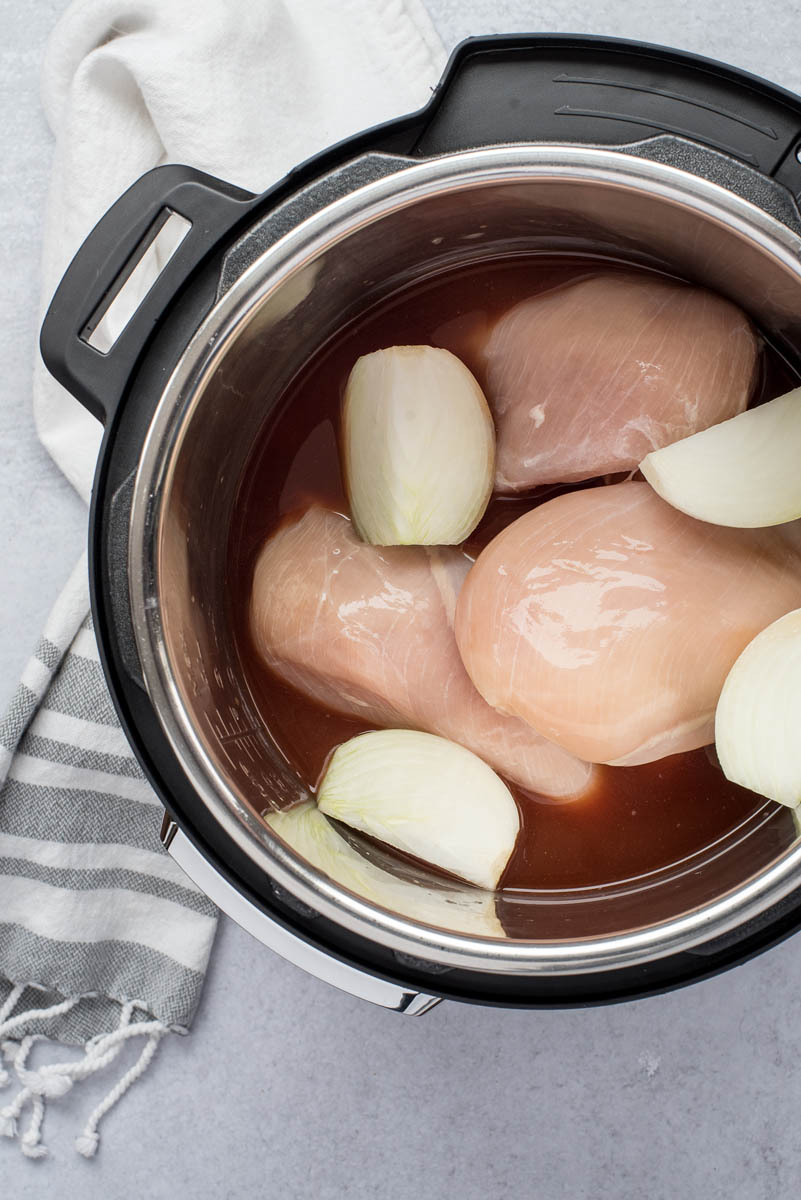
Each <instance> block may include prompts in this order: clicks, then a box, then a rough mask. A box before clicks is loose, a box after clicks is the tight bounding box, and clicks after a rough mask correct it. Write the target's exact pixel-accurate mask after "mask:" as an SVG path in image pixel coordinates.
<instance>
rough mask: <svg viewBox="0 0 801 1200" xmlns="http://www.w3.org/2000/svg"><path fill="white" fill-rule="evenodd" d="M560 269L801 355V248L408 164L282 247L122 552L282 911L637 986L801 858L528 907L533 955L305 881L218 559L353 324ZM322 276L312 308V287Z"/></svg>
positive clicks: (161, 694)
mask: <svg viewBox="0 0 801 1200" xmlns="http://www.w3.org/2000/svg"><path fill="white" fill-rule="evenodd" d="M556 248H562V249H564V250H575V251H577V252H582V253H586V252H588V251H591V252H599V251H600V252H606V253H608V254H613V255H615V256H616V257H618V258H624V259H629V260H631V261H636V262H641V263H650V264H653V265H654V266H657V267H659V268H661V269H663V270H667V271H672V272H674V273H675V274H677V275H680V276H683V277H685V278H688V279H691V280H694V281H696V282H698V283H702V284H704V285H706V286H709V287H712V288H714V289H717V290H718V291H720V292H721V293H722V294H724V295H726V296H728V297H729V298H731V299H732V300H734V301H735V302H737V303H739V304H741V305H742V306H743V307H744V308H745V309H747V310H748V311H749V312H750V313H751V314H752V315H753V316H754V318H755V319H756V321H757V322H758V323H759V324H760V325H761V326H763V327H764V328H766V329H767V330H769V331H770V332H771V334H772V336H773V337H774V338H775V340H776V341H777V343H778V344H779V345H781V344H782V343H784V344H786V345H789V346H792V345H796V346H798V345H801V329H800V328H799V323H800V321H801V265H800V264H799V257H800V256H801V238H799V236H798V235H797V234H796V233H795V232H793V231H792V230H791V229H790V228H788V227H787V226H785V225H782V224H781V223H780V222H779V221H777V220H776V219H774V218H773V217H771V216H769V215H768V214H767V213H765V212H764V211H762V210H760V209H759V208H757V207H755V206H754V205H752V204H750V203H748V202H747V201H745V200H743V199H742V198H740V197H738V196H735V195H733V194H731V193H729V192H727V191H725V190H724V189H723V188H721V187H720V186H718V185H717V184H714V183H711V182H708V181H707V180H704V179H700V178H695V177H693V176H692V175H689V174H687V173H686V172H682V171H678V170H676V169H674V168H672V167H670V166H668V165H664V164H663V163H660V162H647V161H643V160H640V159H638V158H635V157H630V156H628V155H625V154H621V153H616V152H612V151H606V150H601V149H579V148H571V147H557V146H541V147H533V146H527V147H498V148H494V149H489V150H481V151H471V152H466V153H461V154H457V155H453V156H450V157H445V158H440V159H434V160H430V161H424V162H420V163H416V164H413V165H410V166H408V167H406V168H404V169H403V170H399V171H398V172H397V173H396V174H394V175H390V176H388V177H385V178H382V179H379V180H377V181H376V182H373V183H371V184H367V185H366V186H363V187H360V188H359V189H358V190H356V191H354V192H353V193H352V194H350V195H346V196H344V197H343V198H340V199H338V200H336V201H335V202H334V203H333V204H331V205H330V206H329V207H328V208H327V209H325V210H324V211H322V212H318V213H315V214H313V215H312V216H310V217H308V218H307V219H306V220H305V221H303V222H302V223H301V224H299V225H297V227H295V228H291V229H289V230H288V231H287V232H285V233H284V234H283V236H282V237H281V238H280V239H279V240H278V241H276V242H274V244H272V245H270V246H269V248H268V249H267V250H266V251H265V252H264V253H263V254H262V256H261V257H260V258H258V259H256V261H255V262H253V264H252V265H251V266H250V267H249V268H248V269H247V270H246V271H245V272H244V274H242V275H241V277H240V278H239V279H238V280H236V281H235V282H233V283H231V284H230V286H229V288H228V290H227V291H226V293H225V295H224V296H223V297H222V299H221V300H220V302H219V304H218V305H217V307H216V308H215V309H214V310H213V312H212V313H211V314H210V315H209V317H208V318H207V320H206V321H205V322H204V324H203V325H202V326H201V328H200V329H199V330H198V332H197V334H196V336H195V337H194V338H193V340H192V342H191V343H190V345H189V347H188V348H187V350H186V353H185V355H184V357H183V359H182V360H181V362H180V364H179V365H178V367H177V368H176V370H175V373H174V375H173V377H172V378H171V380H170V381H169V383H168V386H167V388H166V390H165V392H164V395H163V398H162V400H161V403H160V405H159V408H158V411H157V413H156V416H155V418H154V421H153V423H152V426H151V429H150V432H149V435H148V438H147V441H146V443H145V446H144V449H143V452H142V456H141V461H140V466H139V472H138V477H137V483H136V492H135V498H134V505H133V510H132V523H131V538H130V556H131V557H130V584H131V596H132V609H133V618H134V624H135V629H136V637H137V643H138V648H139V654H140V657H141V661H142V668H143V673H144V677H145V680H146V684H147V688H148V691H149V693H150V696H151V698H152V701H153V703H154V705H155V707H156V709H157V711H158V713H159V715H160V719H161V721H162V724H163V726H164V730H165V732H166V735H167V737H168V739H169V740H170V742H171V744H172V746H173V749H174V751H175V753H176V755H177V757H178V759H179V760H180V762H181V764H182V765H183V768H184V770H185V772H186V774H187V776H188V777H189V779H190V780H191V782H192V784H193V786H194V788H195V790H196V791H197V793H198V794H199V796H200V797H201V798H202V800H203V802H204V803H205V804H206V805H207V806H208V809H209V810H210V812H211V813H212V814H213V816H214V818H215V820H216V821H217V822H218V824H219V825H220V826H221V827H222V828H223V829H224V830H225V831H226V833H227V834H228V835H229V836H230V837H231V838H232V839H233V840H234V841H235V842H236V843H237V844H238V846H239V847H240V848H241V849H242V850H243V851H244V852H245V853H246V854H248V855H249V856H250V857H251V859H252V860H253V861H255V862H256V863H257V864H260V865H261V866H262V867H263V868H264V870H265V872H266V873H267V874H268V875H269V876H270V878H272V879H273V880H274V881H275V882H276V883H278V884H279V885H280V886H281V887H283V888H284V889H286V891H287V892H288V893H290V894H292V895H293V896H294V897H296V898H297V899H298V900H300V901H302V902H303V903H305V904H308V905H310V906H312V907H313V908H314V909H315V910H316V911H318V912H320V913H323V914H325V915H326V916H327V917H329V918H331V919H332V920H334V921H336V922H338V923H339V924H340V925H341V926H343V927H345V928H347V929H349V930H351V931H353V932H356V933H358V934H361V935H363V936H366V937H367V938H370V939H372V940H374V941H377V942H380V943H381V944H383V945H385V946H388V947H391V948H392V949H394V950H396V951H400V952H402V953H405V954H409V955H413V956H415V957H416V958H419V959H424V960H427V961H431V962H437V963H441V964H448V965H451V966H459V967H466V968H475V969H478V970H485V971H491V972H504V973H509V974H515V973H517V974H530V973H541V974H546V975H558V974H562V973H565V972H592V971H597V970H601V969H604V968H607V967H609V966H616V967H618V966H619V967H622V966H627V965H632V964H640V963H644V962H647V961H649V960H651V959H654V958H657V957H660V956H665V955H668V954H672V953H675V952H678V951H681V950H685V949H687V948H690V947H692V946H695V945H698V944H699V943H702V942H704V941H705V940H707V939H709V938H711V937H713V936H719V935H721V934H723V933H725V932H726V931H727V930H730V929H733V928H735V927H736V926H737V925H739V924H741V923H742V922H743V921H745V920H747V919H749V918H751V917H754V916H756V915H757V914H759V913H761V912H763V911H764V910H765V909H766V908H767V907H769V906H770V905H771V904H773V903H775V902H777V901H778V900H780V899H781V898H782V897H784V896H786V895H787V894H788V893H789V892H790V891H791V890H792V889H794V888H795V887H797V886H798V885H799V883H801V845H799V844H798V843H797V842H796V843H793V844H789V842H788V843H787V844H784V845H782V846H780V847H779V849H778V851H777V844H776V838H775V836H774V828H775V827H774V826H773V823H772V821H771V820H770V818H768V819H761V818H760V820H754V821H752V822H751V823H750V824H749V827H748V830H745V831H744V830H739V831H736V832H734V833H732V834H731V835H729V837H728V838H727V839H725V842H724V844H718V845H716V846H715V847H712V848H710V849H709V850H708V851H707V852H705V853H704V854H703V855H701V856H700V857H699V859H698V860H696V861H695V862H694V863H693V864H692V869H687V870H685V869H684V868H682V867H677V868H675V869H674V870H668V871H665V872H660V873H658V874H657V875H655V876H652V877H649V878H648V879H643V880H634V881H630V882H628V883H621V884H620V885H618V886H617V887H615V888H591V889H587V890H586V891H583V892H573V893H570V894H567V893H554V892H551V893H542V894H537V893H528V894H526V896H525V897H521V898H520V899H521V903H520V909H521V911H522V912H524V913H525V914H526V917H525V934H524V935H523V934H521V935H520V936H519V937H518V938H517V939H515V940H513V939H511V938H510V939H507V940H506V941H500V940H497V939H495V940H491V939H481V938H478V937H469V936H466V935H460V934H457V933H454V932H453V931H452V930H450V931H449V930H443V929H432V928H429V927H426V926H423V925H421V924H419V923H416V922H414V921H413V920H410V919H408V918H405V917H404V915H403V914H402V913H389V912H386V911H384V910H382V909H380V908H378V907H376V906H375V905H372V904H370V903H368V902H366V901H365V900H363V899H361V898H359V897H358V896H355V895H354V894H352V893H350V892H348V891H346V890H344V889H343V888H340V887H338V886H337V885H336V884H334V883H333V882H332V881H330V880H329V879H327V878H326V877H324V876H322V875H320V874H318V873H316V872H315V871H313V870H312V869H310V868H309V867H308V865H306V864H304V863H303V862H301V861H300V860H298V859H297V858H296V857H295V856H294V855H293V854H292V853H291V852H290V851H289V849H288V848H287V847H286V846H285V845H283V844H282V843H281V842H280V841H279V840H278V839H276V838H275V837H274V836H272V835H271V834H270V832H269V831H268V829H267V827H266V826H265V824H264V822H263V820H262V819H261V817H260V816H259V813H260V811H262V810H263V809H264V808H265V807H269V806H272V807H283V806H286V805H287V804H290V803H293V802H295V801H296V800H298V799H301V798H303V797H304V790H303V787H302V785H301V783H300V781H299V780H298V779H297V778H296V777H295V776H294V775H293V773H292V772H291V771H290V770H289V768H288V767H287V764H286V763H285V762H284V760H283V759H282V757H281V756H280V754H279V753H278V751H277V750H276V748H275V747H274V746H273V745H272V743H271V742H270V740H269V737H268V735H267V734H266V732H265V731H263V730H262V729H261V728H260V725H259V722H258V721H257V719H256V717H255V715H254V714H253V713H252V712H251V711H250V708H249V701H248V698H247V695H246V694H245V693H244V689H243V687H242V685H241V683H240V681H239V679H238V676H237V672H236V670H235V666H234V663H235V659H234V656H233V647H232V644H231V639H230V634H229V631H228V629H227V625H226V621H225V617H224V612H225V606H224V598H225V562H226V557H225V552H226V538H227V533H228V526H229V519H230V514H231V508H232V504H233V500H234V495H235V490H236V487H237V483H238V480H239V477H240V472H241V469H242V466H243V463H244V461H245V458H246V456H247V454H248V451H249V449H250V447H251V445H252V442H253V438H254V435H255V433H256V431H257V429H258V428H259V426H260V425H261V423H262V421H263V420H264V417H265V415H266V414H267V413H268V412H269V409H270V407H271V405H272V404H274V403H275V401H276V400H277V398H278V397H279V395H280V393H281V391H282V389H283V388H284V387H285V385H286V384H287V383H288V381H289V380H290V379H291V377H292V376H293V374H294V373H295V371H296V370H297V369H298V368H299V367H300V366H301V365H302V363H303V362H304V361H305V360H306V359H307V358H308V356H309V355H310V354H311V353H313V351H314V350H315V349H316V348H317V347H318V346H319V345H320V344H321V343H322V342H323V341H324V340H325V339H326V338H327V337H329V336H330V335H331V334H332V333H334V332H335V331H336V329H337V328H338V327H339V326H341V324H342V323H343V322H345V321H346V320H348V319H349V318H350V317H352V316H354V315H356V314H357V313H358V312H360V311H361V310H362V309H363V308H364V307H366V306H367V305H369V304H370V303H371V302H373V301H375V300H377V299H379V298H380V297H382V296H385V295H386V294H387V293H388V292H389V291H391V290H394V289H395V288H397V287H398V286H400V285H402V284H404V283H406V282H409V281H411V280H413V279H417V278H420V277H421V276H423V275H425V274H426V273H430V272H434V271H438V270H440V269H441V268H443V267H445V266H447V265H449V264H457V263H463V262H465V261H470V260H476V259H479V258H481V257H488V256H495V255H498V254H509V253H514V252H517V251H526V252H531V251H536V250H538V249H542V250H547V251H550V252H553V250H554V249H556ZM312 274H313V278H314V285H313V287H312V288H311V290H308V289H307V287H306V286H305V284H304V285H303V286H299V285H298V279H299V276H300V277H302V278H304V279H306V280H308V279H309V278H311V276H312ZM746 835H747V836H746ZM428 883H429V885H430V884H431V879H430V877H429V878H428ZM203 886H204V887H205V886H206V884H205V883H204V885H203ZM208 890H209V892H210V894H213V893H212V889H211V884H209V888H208ZM234 903H237V902H236V901H234ZM519 925H520V921H519V920H516V927H517V926H519Z"/></svg>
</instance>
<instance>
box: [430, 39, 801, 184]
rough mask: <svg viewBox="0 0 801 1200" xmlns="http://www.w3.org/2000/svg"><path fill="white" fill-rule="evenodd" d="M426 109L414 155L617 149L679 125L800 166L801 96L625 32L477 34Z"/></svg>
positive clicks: (755, 158) (741, 153)
mask: <svg viewBox="0 0 801 1200" xmlns="http://www.w3.org/2000/svg"><path fill="white" fill-rule="evenodd" d="M420 116H421V117H422V128H420V129H419V130H418V136H417V140H416V142H415V145H414V151H413V152H414V154H416V155H421V156H428V155H434V154H447V153H449V152H452V151H457V150H466V149H470V148H472V147H476V146H487V145H497V144H499V143H513V142H515V143H525V142H557V143H562V144H564V143H568V144H576V143H584V144H591V145H603V146H607V147H610V146H619V145H626V144H631V143H635V142H639V141H642V140H643V139H646V138H649V137H655V136H658V135H660V134H672V135H673V136H678V137H681V138H685V139H689V140H692V141H696V142H700V143H701V144H703V145H705V146H709V147H711V148H712V149H715V150H719V151H721V152H722V153H724V154H728V155H732V156H734V157H736V158H739V159H740V160H742V161H743V162H746V163H748V164H749V165H750V166H752V167H756V168H757V169H758V170H760V171H761V172H763V173H764V174H766V175H774V174H776V173H777V172H779V171H780V169H783V167H784V164H785V160H786V162H787V163H789V164H790V165H791V166H792V167H793V168H794V170H796V173H799V174H801V172H799V171H798V163H797V161H796V159H795V147H796V144H797V143H798V141H799V138H801V101H799V98H798V97H797V96H793V95H791V93H789V92H783V91H782V89H780V88H778V87H776V86H775V85H773V84H768V83H766V82H765V81H764V80H762V79H759V78H758V77H757V76H755V75H750V74H748V73H747V72H745V71H740V70H737V69H736V68H734V67H729V66H727V65H725V64H722V63H718V62H713V61H712V60H711V59H707V58H702V57H700V56H699V55H695V54H688V53H685V52H683V51H678V50H666V49H664V48H663V47H659V46H650V45H646V44H644V43H642V42H633V41H625V40H622V39H619V38H598V37H581V36H573V35H563V34H520V35H518V34H514V35H502V36H495V37H486V38H470V39H468V40H467V41H465V42H462V43H461V45H459V46H457V48H456V50H455V51H454V53H453V55H452V56H451V59H450V61H449V63H448V66H447V68H446V70H445V74H444V75H443V78H442V81H441V83H440V84H439V86H438V88H437V90H436V92H435V94H434V96H433V97H432V99H431V101H430V102H429V104H428V106H427V107H426V109H424V110H423V113H422V114H420ZM789 186H791V190H792V184H790V185H789ZM796 190H797V189H796Z"/></svg>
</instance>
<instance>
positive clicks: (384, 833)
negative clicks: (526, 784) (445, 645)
mask: <svg viewBox="0 0 801 1200" xmlns="http://www.w3.org/2000/svg"><path fill="white" fill-rule="evenodd" d="M317 803H318V804H319V806H320V809H321V811H322V812H324V813H327V814H328V815H329V816H331V817H334V818H335V819H336V820H338V821H343V822H344V823H345V824H346V825H350V826H351V827H352V828H353V829H359V830H361V831H362V832H364V833H369V834H371V835H372V836H373V837H376V838H379V839H380V840H381V841H382V842H386V843H387V844H388V845H390V846H394V847H396V849H398V850H404V851H405V852H406V853H408V854H413V855H415V856H416V857H417V858H421V859H423V861H424V862H428V863H432V864H433V865H434V866H437V867H441V868H443V870H446V871H450V872H452V873H453V874H454V875H458V876H459V877H460V878H462V879H467V880H468V881H469V882H470V883H475V884H478V886H479V887H485V888H494V887H496V886H497V884H498V880H499V879H500V877H501V875H502V874H503V870H504V867H505V866H506V864H507V862H508V861H509V858H510V855H511V853H512V851H513V849H514V845H515V840H516V838H517V834H518V830H519V828H520V818H519V816H518V812H517V805H516V804H515V802H514V800H513V799H512V795H511V793H510V791H509V789H508V788H507V787H506V784H505V783H504V782H503V781H502V780H501V779H500V778H499V777H498V776H497V775H496V774H495V772H494V771H493V770H492V768H491V767H488V766H487V764H486V763H485V762H483V761H482V760H481V759H480V758H478V757H477V756H476V755H475V754H473V753H471V751H470V750H466V749H465V748H464V747H463V746H457V745H456V744H455V743H454V742H449V741H448V740H447V738H442V737H436V736H435V735H434V734H432V733H418V732H416V731H415V730H412V729H382V730H376V731H375V732H371V733H362V734H359V735H358V737H355V738H351V739H350V741H349V742H345V743H344V744H343V745H342V746H339V747H338V748H337V750H336V751H335V752H334V755H333V757H332V759H331V762H330V763H329V765H328V769H327V771H326V773H325V775H324V777H323V781H322V783H321V784H320V789H319V792H318V796H317Z"/></svg>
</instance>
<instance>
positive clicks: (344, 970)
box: [161, 814, 440, 1017]
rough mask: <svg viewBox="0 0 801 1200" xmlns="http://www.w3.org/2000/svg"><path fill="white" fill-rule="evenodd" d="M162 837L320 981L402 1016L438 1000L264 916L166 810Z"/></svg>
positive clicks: (256, 932)
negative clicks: (321, 947)
mask: <svg viewBox="0 0 801 1200" xmlns="http://www.w3.org/2000/svg"><path fill="white" fill-rule="evenodd" d="M161 840H162V843H163V845H164V847H165V848H166V850H167V852H168V854H170V856H171V857H172V858H173V860H174V861H175V862H177V863H178V866H179V867H180V868H181V869H182V871H183V872H184V873H185V874H186V875H188V876H189V878H190V879H191V880H192V881H193V883H196V884H197V886H198V887H199V888H200V889H201V891H203V892H205V894H206V895H207V896H208V897H209V899H210V900H212V901H213V902H214V903H215V904H216V905H217V907H218V908H220V909H222V911H223V912H224V913H225V914H226V916H229V917H230V918H231V919H232V920H234V921H236V923H237V924H238V925H241V926H242V928H243V929H246V930H247V932H248V933H249V934H251V935H252V936H253V937H255V938H256V940H257V941H259V942H261V943H262V945H264V946H268V947H269V948H270V950H273V951H274V952H275V953H276V954H278V955H280V957H281V958H283V959H286V961H287V962H291V963H293V964H294V965H295V966H296V967H300V968H301V970H303V971H306V973H307V974H309V975H313V976H314V977H315V979H321V980H322V981H323V982H324V983H329V984H331V985H332V986H333V987H336V988H339V990H340V991H342V992H347V993H348V995H349V996H355V997H356V998H357V999H359V1000H367V1001H369V1002H370V1003H371V1004H377V1005H378V1006H379V1007H381V1008H390V1009H393V1010H394V1011H395V1012H400V1013H404V1014H405V1015H406V1016H411V1017H415V1016H420V1015H421V1014H422V1013H424V1012H428V1010H429V1009H430V1008H433V1007H434V1006H435V1005H436V1004H439V1002H440V997H439V996H427V995H424V994H423V993H422V992H415V991H414V990H413V989H412V988H404V987H402V986H401V985H400V984H397V983H392V982H391V980H389V979H381V978H380V977H379V976H377V975H370V974H368V972H367V971H359V970H358V969H357V968H356V967H352V966H351V965H350V964H349V963H346V962H343V960H342V959H340V958H336V957H335V956H334V955H332V954H326V953H324V952H323V951H322V950H319V949H318V948H317V947H316V946H313V945H312V944H311V943H310V942H306V941H304V940H303V938H300V937H298V936H297V934H295V933H293V932H292V931H291V930H289V929H287V928H286V926H284V925H281V924H280V923H279V922H278V921H277V920H275V918H273V917H271V916H268V914H267V913H266V912H264V911H263V909H260V908H256V906H255V905H254V904H252V903H251V902H250V901H249V900H247V899H246V898H245V897H244V896H243V895H242V894H241V892H238V891H237V890H236V888H235V887H233V886H232V885H231V884H230V883H229V882H228V880H227V879H225V878H224V877H223V876H222V875H220V873H219V872H218V871H215V870H214V868H213V867H212V866H211V865H210V864H209V863H208V862H207V861H206V859H205V858H204V857H203V855H202V854H201V853H200V851H199V850H198V849H197V848H196V846H195V845H194V843H193V842H191V841H190V840H189V838H188V837H187V836H186V834H185V833H184V832H183V830H182V829H180V828H179V827H178V825H177V824H176V823H175V821H173V820H172V819H171V818H170V817H169V816H168V815H167V814H165V817H164V823H163V825H162V828H161Z"/></svg>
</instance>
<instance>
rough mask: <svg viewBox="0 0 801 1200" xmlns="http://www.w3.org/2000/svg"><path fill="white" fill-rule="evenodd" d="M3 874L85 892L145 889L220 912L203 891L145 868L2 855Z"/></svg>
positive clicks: (211, 912) (194, 907) (210, 913)
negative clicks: (57, 863) (60, 864)
mask: <svg viewBox="0 0 801 1200" xmlns="http://www.w3.org/2000/svg"><path fill="white" fill-rule="evenodd" d="M101 853H102V851H101ZM2 875H6V876H9V877H11V876H15V877H16V878H22V877H24V878H25V879H35V880H36V881H37V882H38V883H47V884H50V886H51V887H57V888H70V889H72V890H73V891H81V892H88V891H94V890H96V889H97V888H111V889H115V888H124V889H125V890H126V891H129V892H144V893H145V894H146V895H148V896H159V897H161V899H162V900H171V901H172V902H173V904H182V905H183V907H184V908H191V909H192V910H193V911H194V912H199V913H203V914H204V915H205V916H207V917H213V916H215V913H216V910H215V908H214V905H213V904H212V903H211V901H210V900H208V899H207V898H206V897H205V896H204V895H203V894H202V892H193V891H190V889H189V888H188V887H181V885H180V884H178V883H172V882H171V881H170V880H169V879H161V878H160V877H159V876H158V875H145V874H144V873H143V872H142V871H129V870H127V869H125V868H122V867H90V868H84V869H80V868H77V867H46V866H44V865H43V864H42V863H38V862H32V861H31V860H30V859H28V858H18V857H16V856H14V857H5V856H2V855H0V876H2Z"/></svg>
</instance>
